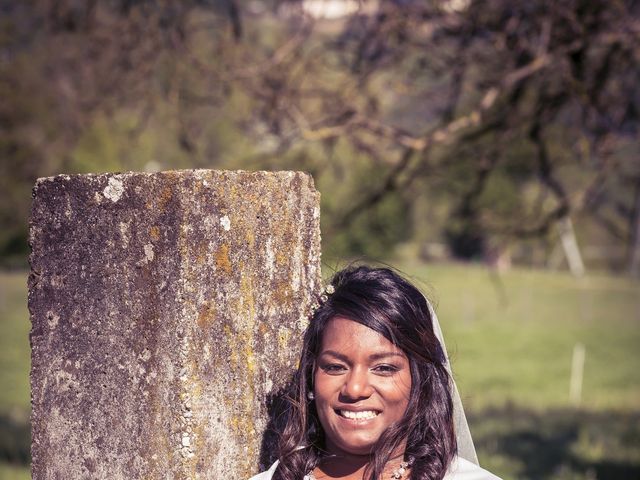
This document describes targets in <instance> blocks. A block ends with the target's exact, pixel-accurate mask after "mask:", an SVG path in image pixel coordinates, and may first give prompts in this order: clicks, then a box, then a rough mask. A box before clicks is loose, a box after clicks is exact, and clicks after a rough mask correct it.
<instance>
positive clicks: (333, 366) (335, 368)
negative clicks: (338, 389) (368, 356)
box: [320, 363, 345, 374]
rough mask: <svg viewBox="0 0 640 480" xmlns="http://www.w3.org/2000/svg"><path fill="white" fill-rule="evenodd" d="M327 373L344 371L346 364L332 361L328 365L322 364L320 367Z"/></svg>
mask: <svg viewBox="0 0 640 480" xmlns="http://www.w3.org/2000/svg"><path fill="white" fill-rule="evenodd" d="M320 368H321V369H322V370H323V371H325V372H326V373H329V374H331V373H334V374H335V373H342V372H343V371H344V370H345V367H344V365H340V364H339V363H330V364H328V365H322V366H321V367H320Z"/></svg>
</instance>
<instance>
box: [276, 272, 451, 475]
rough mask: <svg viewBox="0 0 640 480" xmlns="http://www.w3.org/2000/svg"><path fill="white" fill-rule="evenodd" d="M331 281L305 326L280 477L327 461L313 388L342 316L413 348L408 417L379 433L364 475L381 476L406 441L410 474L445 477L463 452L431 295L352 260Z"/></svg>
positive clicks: (281, 448) (283, 439)
mask: <svg viewBox="0 0 640 480" xmlns="http://www.w3.org/2000/svg"><path fill="white" fill-rule="evenodd" d="M331 285H333V287H334V289H335V291H334V293H333V294H332V295H330V296H329V297H328V298H327V300H326V301H325V302H324V303H323V304H322V305H321V306H320V308H319V309H318V310H316V312H315V313H314V315H313V318H312V320H311V323H310V325H309V327H308V328H307V331H306V332H305V336H304V341H303V347H302V355H301V358H300V364H299V367H298V370H297V372H296V374H295V377H294V381H293V383H292V388H291V391H290V392H289V394H288V396H287V400H288V408H287V410H286V413H285V415H286V417H285V421H284V427H283V429H282V431H281V432H280V439H279V444H278V455H279V459H280V464H279V465H278V468H277V469H276V472H275V476H274V479H275V480H300V479H301V478H302V477H303V476H304V475H305V474H306V473H308V472H309V471H311V470H313V469H314V468H315V467H316V466H317V465H318V463H319V462H320V459H321V456H322V452H323V450H324V434H323V431H322V426H321V425H320V421H319V419H318V415H317V412H316V409H315V405H314V402H308V401H307V393H308V392H309V391H311V390H312V388H313V387H312V383H313V382H312V378H313V374H314V372H313V369H314V364H315V360H316V358H317V356H318V354H319V352H320V348H321V343H322V334H323V332H324V329H325V327H326V326H327V323H328V322H329V321H330V320H331V319H333V318H334V317H338V316H339V317H344V318H348V319H350V320H353V321H356V322H358V323H360V324H362V325H364V326H366V327H369V328H371V329H373V330H374V331H376V332H378V333H379V334H381V335H383V336H384V337H385V338H387V339H388V340H389V341H391V342H392V343H393V344H395V345H396V346H398V347H399V348H400V349H401V350H402V351H403V352H404V353H405V354H406V355H407V357H408V359H409V364H410V370H411V396H410V399H409V403H408V406H407V410H406V412H405V414H404V417H403V418H402V420H400V421H399V422H397V423H395V424H392V425H391V426H390V427H389V428H388V429H387V430H386V431H385V432H384V433H383V434H382V435H381V436H380V438H379V439H378V441H377V443H376V445H375V446H374V448H373V449H372V453H371V462H370V463H369V465H368V467H367V469H366V472H365V478H366V479H368V480H374V479H379V478H381V475H382V472H383V469H384V466H385V465H386V463H387V462H388V461H389V459H390V458H391V457H392V456H393V452H394V451H397V449H398V448H399V447H400V446H401V445H402V444H403V442H404V441H405V440H406V449H405V452H404V455H405V459H408V458H410V457H412V458H413V459H414V463H413V466H412V468H411V477H410V478H411V479H412V480H437V479H442V478H443V477H444V475H445V473H446V471H447V468H448V467H449V465H450V463H451V461H452V459H453V457H454V456H455V454H456V452H457V445H456V436H455V432H454V426H453V404H452V398H451V379H450V377H449V374H448V371H447V368H446V357H445V353H444V351H443V349H442V346H441V344H440V342H439V341H438V339H437V338H436V336H435V334H434V330H433V322H432V319H431V312H430V310H429V306H428V304H427V301H426V299H425V297H424V296H423V295H422V294H421V293H420V291H419V290H418V289H417V288H416V287H414V286H413V285H411V284H410V283H409V282H408V281H407V280H405V279H404V278H402V277H401V276H399V275H398V274H396V273H395V272H394V271H392V270H390V269H388V268H370V267H366V266H351V267H348V268H345V269H344V270H341V271H339V272H337V273H336V274H335V275H334V276H333V278H332V280H331Z"/></svg>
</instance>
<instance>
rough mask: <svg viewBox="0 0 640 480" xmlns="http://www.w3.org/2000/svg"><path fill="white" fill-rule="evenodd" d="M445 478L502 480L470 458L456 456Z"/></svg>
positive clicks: (445, 479)
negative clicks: (472, 461)
mask: <svg viewBox="0 0 640 480" xmlns="http://www.w3.org/2000/svg"><path fill="white" fill-rule="evenodd" d="M444 480H500V477H497V476H496V475H494V474H493V473H491V472H489V471H487V470H485V469H484V468H481V467H479V466H478V465H476V464H475V463H471V462H470V461H469V460H465V459H464V458H462V457H456V458H455V460H454V461H453V463H452V464H451V466H450V467H449V470H448V471H447V474H446V475H445V477H444Z"/></svg>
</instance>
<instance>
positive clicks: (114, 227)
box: [29, 170, 320, 480]
mask: <svg viewBox="0 0 640 480" xmlns="http://www.w3.org/2000/svg"><path fill="white" fill-rule="evenodd" d="M319 237H320V234H319V205H318V194H317V192H316V191H315V189H314V187H313V182H312V179H311V178H310V177H309V176H308V175H305V174H302V173H293V172H277V173H266V172H258V173H248V172H220V171H209V170H194V171H176V172H163V173H157V174H139V173H127V174H121V175H77V176H67V175H61V176H57V177H52V178H45V179H40V180H39V181H38V183H37V184H36V187H35V189H34V202H33V209H32V216H31V232H30V241H31V246H32V255H31V268H32V274H31V277H30V280H29V308H30V312H31V319H32V330H31V344H32V370H31V388H32V406H33V413H32V434H33V438H32V442H33V444H32V455H33V463H32V471H33V478H34V479H36V480H40V479H80V478H83V479H85V478H96V479H98V478H99V479H107V478H108V479H127V480H128V479H156V478H158V479H159V478H167V479H169V478H172V479H173V478H193V479H195V478H200V479H216V480H218V479H224V478H238V479H243V478H248V477H249V476H250V474H252V473H255V472H256V471H257V469H258V465H257V459H258V455H259V451H260V444H261V441H262V432H263V429H264V427H265V425H266V423H267V412H266V407H265V398H267V397H268V396H269V394H271V393H273V392H275V391H276V390H277V389H278V388H279V387H280V386H282V385H283V384H284V383H285V382H286V380H288V378H289V375H290V373H291V369H292V367H293V366H294V363H295V361H296V358H297V352H298V345H299V343H298V342H299V341H300V332H301V329H302V327H303V326H304V323H305V321H306V313H307V312H308V310H309V306H310V303H311V296H312V292H317V291H318V288H319V281H320V265H319V256H320V238H319Z"/></svg>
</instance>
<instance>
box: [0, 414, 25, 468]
mask: <svg viewBox="0 0 640 480" xmlns="http://www.w3.org/2000/svg"><path fill="white" fill-rule="evenodd" d="M30 461H31V429H30V426H29V423H28V421H24V420H22V421H20V420H16V419H14V418H12V417H11V416H10V415H7V414H6V413H2V414H0V462H2V463H9V464H12V465H23V466H26V465H29V463H30Z"/></svg>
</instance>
